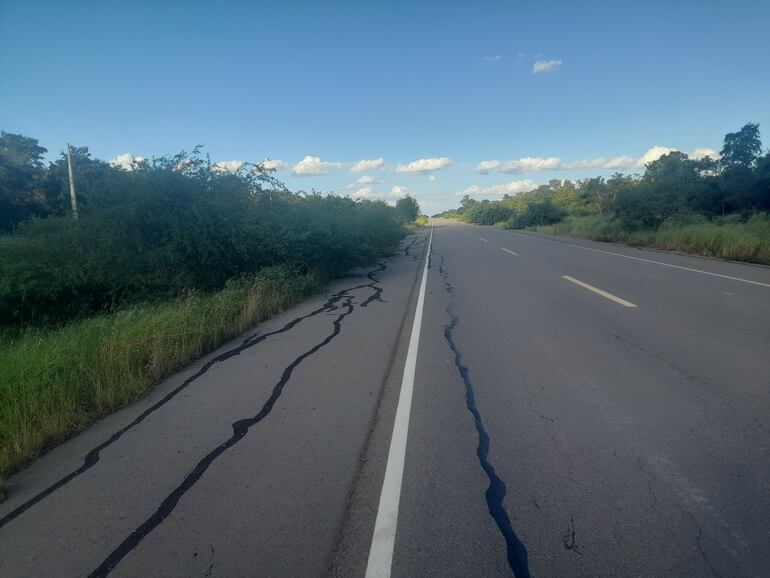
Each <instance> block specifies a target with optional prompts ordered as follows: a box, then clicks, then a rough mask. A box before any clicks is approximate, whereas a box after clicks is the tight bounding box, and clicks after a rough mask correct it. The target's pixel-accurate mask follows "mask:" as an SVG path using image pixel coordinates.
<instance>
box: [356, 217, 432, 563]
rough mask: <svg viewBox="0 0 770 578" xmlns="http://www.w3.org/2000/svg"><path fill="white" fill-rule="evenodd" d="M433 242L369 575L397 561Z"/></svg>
mask: <svg viewBox="0 0 770 578" xmlns="http://www.w3.org/2000/svg"><path fill="white" fill-rule="evenodd" d="M432 242H433V229H432V228H431V230H430V238H429V239H428V252H427V255H426V257H425V267H424V268H423V271H422V281H421V282H420V292H419V294H418V296H417V308H416V309H415V312H414V323H413V324H412V335H411V337H410V338H409V349H408V350H407V352H406V363H405V364H404V376H403V378H402V379H401V392H400V393H399V396H398V407H397V408H396V419H395V420H394V422H393V435H392V436H391V438H390V450H389V451H388V462H387V465H386V466H385V479H384V480H383V482H382V492H381V493H380V505H379V507H378V509H377V519H376V520H375V522H374V535H373V536H372V546H371V548H370V550H369V561H368V562H367V564H366V578H388V577H389V576H390V571H391V566H392V564H393V545H394V544H395V541H396V525H397V523H398V504H399V502H400V500H401V480H402V479H403V477H404V459H405V457H406V439H407V432H408V430H409V413H410V411H411V409H412V392H413V391H414V374H415V369H416V367H417V348H418V347H419V344H420V328H421V327H422V310H423V305H424V304H425V285H426V284H427V279H428V264H429V262H430V248H431V243H432Z"/></svg>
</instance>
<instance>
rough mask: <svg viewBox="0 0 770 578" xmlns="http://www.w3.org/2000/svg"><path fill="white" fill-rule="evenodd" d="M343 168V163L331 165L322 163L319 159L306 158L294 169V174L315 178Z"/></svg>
mask: <svg viewBox="0 0 770 578" xmlns="http://www.w3.org/2000/svg"><path fill="white" fill-rule="evenodd" d="M341 167H342V163H330V162H326V161H322V160H321V159H320V158H318V157H313V156H306V157H305V158H304V159H302V160H301V161H299V162H298V163H297V164H296V165H294V168H293V169H292V171H291V172H292V174H293V175H295V176H298V177H313V176H318V175H325V174H326V173H328V172H329V171H332V170H335V169H339V168H341Z"/></svg>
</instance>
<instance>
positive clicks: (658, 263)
mask: <svg viewBox="0 0 770 578" xmlns="http://www.w3.org/2000/svg"><path fill="white" fill-rule="evenodd" d="M513 234H514V235H518V236H519V237H527V238H528V239H537V240H538V241H550V242H551V243H558V244H559V245H568V246H569V247H575V248H576V249H585V250H586V251H594V252H595V253H604V254H605V255H615V256H616V257H623V258H625V259H633V260H634V261H643V262H645V263H654V264H655V265H663V266H664V267H671V268H672V269H682V270H683V271H691V272H693V273H700V274H702V275H711V276H712V277H721V278H722V279H730V280H732V281H740V282H742V283H751V284H752V285H760V286H761V287H770V283H761V282H759V281H752V280H751V279H743V278H741V277H731V276H730V275H722V274H721V273H712V272H711V271H702V270H701V269H693V268H691V267H683V266H681V265H672V264H671V263H664V262H663V261H653V260H652V259H643V258H641V257H633V256H632V255H624V254H623V253H613V252H612V251H602V250H601V249H594V248H593V247H584V246H583V245H573V244H572V243H566V242H562V241H554V240H553V239H547V238H545V237H535V236H534V235H522V234H521V233H513Z"/></svg>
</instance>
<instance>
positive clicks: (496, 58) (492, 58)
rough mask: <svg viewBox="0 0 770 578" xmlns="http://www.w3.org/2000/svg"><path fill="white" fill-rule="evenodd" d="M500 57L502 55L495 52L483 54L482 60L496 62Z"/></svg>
mask: <svg viewBox="0 0 770 578" xmlns="http://www.w3.org/2000/svg"><path fill="white" fill-rule="evenodd" d="M501 58H502V56H500V55H499V54H495V55H494V56H485V57H484V58H482V60H483V61H484V62H497V61H498V60H500V59H501Z"/></svg>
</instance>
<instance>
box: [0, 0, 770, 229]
mask: <svg viewBox="0 0 770 578" xmlns="http://www.w3.org/2000/svg"><path fill="white" fill-rule="evenodd" d="M746 122H759V123H760V129H762V130H763V132H764V134H765V135H766V137H765V144H766V146H767V145H768V144H770V1H768V0H752V1H749V0H731V1H730V2H726V1H710V0H700V1H692V2H690V1H677V0H668V1H660V0H645V1H623V0H614V1H608V2H592V1H577V0H569V1H566V0H565V1H561V2H555V1H552V2H542V1H540V2H534V1H532V2H529V1H489V2H484V1H474V2H470V1H468V2H446V1H445V2H418V1H416V0H415V1H412V2H395V1H385V0H382V1H379V2H371V1H365V0H358V1H350V2H334V1H317V0H316V1H313V2H291V1H277V2H272V1H259V2H257V1H255V2H206V3H204V2H196V1H192V0H188V1H186V2H160V1H157V2H133V1H132V2H128V1H122V2H113V1H109V0H101V1H99V2H78V1H68V2H60V1H51V2H38V1H35V0H0V128H2V129H3V130H6V131H9V132H17V133H22V134H25V135H28V136H32V137H35V138H37V139H39V140H40V141H41V144H42V145H43V146H45V147H47V148H48V149H49V151H50V155H51V157H54V156H56V155H57V154H58V152H59V151H60V150H61V149H62V147H63V146H64V143H66V142H67V141H69V142H71V143H72V144H74V145H79V146H82V145H86V146H88V147H89V148H90V149H91V151H92V153H93V154H94V156H96V157H97V158H102V159H105V160H108V159H113V158H116V157H117V156H118V155H121V154H124V153H130V154H133V155H137V156H145V157H150V156H153V155H160V154H171V153H176V152H178V151H180V150H182V149H187V150H189V149H191V148H192V147H193V146H194V145H196V144H203V145H205V146H206V148H207V150H208V151H209V152H210V154H211V155H212V158H214V159H217V160H223V161H225V160H227V161H229V160H248V161H261V160H263V159H266V158H269V159H273V160H276V161H279V160H280V161H283V162H282V163H276V164H277V165H279V166H280V167H282V168H281V170H279V171H278V173H277V176H278V177H279V178H280V179H281V180H283V181H284V182H286V184H287V185H288V186H289V187H290V188H291V189H295V190H296V189H305V190H310V189H316V190H321V191H337V192H343V193H348V194H351V195H358V196H365V197H369V198H375V197H381V198H387V199H390V200H393V199H395V198H397V195H398V194H403V192H404V191H405V190H408V191H409V192H410V193H411V194H413V195H414V196H415V197H416V198H417V199H418V200H419V201H420V202H421V204H422V205H423V210H424V211H425V212H427V213H430V214H432V213H434V212H437V211H439V210H443V209H446V208H450V207H453V206H456V205H457V203H458V201H459V198H460V196H461V195H462V194H464V193H465V192H466V191H470V192H471V193H472V195H473V196H475V197H476V198H499V197H500V196H501V195H502V193H503V192H506V191H508V192H512V193H515V192H517V191H520V190H525V189H527V188H530V187H531V186H534V184H539V183H543V182H547V181H548V180H549V179H551V178H573V179H574V178H581V177H585V176H594V175H598V174H605V175H606V174H611V173H612V172H614V171H615V170H621V171H623V172H638V171H639V170H640V166H641V163H642V162H643V159H645V158H646V159H650V158H654V156H655V154H660V152H661V151H664V150H666V149H664V148H654V147H669V148H676V149H678V150H682V151H684V152H688V153H690V152H693V151H698V149H714V150H719V148H720V146H721V140H722V137H723V136H724V134H725V133H726V132H729V131H734V130H737V129H739V128H740V127H741V126H742V125H743V124H745V123H746ZM650 149H652V150H650ZM705 152H708V151H703V150H700V151H698V154H704V153H705ZM645 155H647V156H646V157H645ZM306 157H308V158H306ZM303 159H304V160H303ZM378 159H382V161H381V162H380V161H379V160H378ZM362 160H365V161H372V162H370V163H365V164H359V165H356V163H357V162H358V161H362ZM493 161H496V162H493ZM580 161H584V162H580ZM359 169H360V170H359ZM353 171H358V172H353ZM359 180H360V181H361V182H360V183H359V182H357V181H359Z"/></svg>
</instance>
